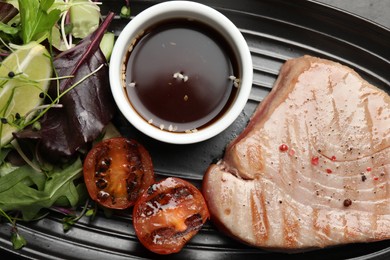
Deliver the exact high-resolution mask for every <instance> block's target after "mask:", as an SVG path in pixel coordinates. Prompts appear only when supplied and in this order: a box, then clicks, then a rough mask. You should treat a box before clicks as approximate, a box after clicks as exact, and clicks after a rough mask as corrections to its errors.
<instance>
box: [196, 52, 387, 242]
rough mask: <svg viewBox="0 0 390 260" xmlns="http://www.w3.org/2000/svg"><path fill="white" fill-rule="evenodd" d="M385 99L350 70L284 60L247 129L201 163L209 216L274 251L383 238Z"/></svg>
mask: <svg viewBox="0 0 390 260" xmlns="http://www.w3.org/2000/svg"><path fill="white" fill-rule="evenodd" d="M389 175H390V97H389V95H388V94H386V93H385V92H384V91H382V90H380V89H378V88H376V87H374V86H372V85H370V84H369V83H368V82H366V81H365V80H363V79H362V78H361V77H360V76H359V75H358V74H357V73H356V72H354V71H353V70H352V69H350V68H348V67H346V66H343V65H341V64H339V63H335V62H332V61H328V60H324V59H319V58H315V57H310V56H304V57H301V58H296V59H291V60H288V61H287V62H286V63H285V64H284V65H283V66H282V68H281V71H280V74H279V77H278V79H277V81H276V82H275V85H274V88H273V89H272V91H271V93H270V94H269V95H268V96H267V97H266V99H265V100H264V101H263V102H262V103H261V104H260V105H259V107H258V108H257V110H256V112H255V113H254V115H253V116H252V118H251V120H250V122H249V124H248V126H247V128H246V129H245V130H244V131H243V133H241V134H240V135H239V136H238V137H237V138H236V139H235V140H234V141H233V142H232V143H230V144H229V145H228V147H227V148H226V152H225V155H224V158H223V159H222V160H220V161H219V162H218V163H217V164H213V165H211V166H210V167H209V168H208V170H207V172H206V174H205V176H204V180H203V187H202V190H203V194H204V196H205V199H206V201H207V203H208V207H209V210H210V213H211V215H212V220H213V221H214V222H215V224H216V225H217V226H218V227H219V228H221V229H222V230H224V231H225V232H227V233H228V234H230V235H231V236H233V237H235V238H237V239H238V240H241V241H242V242H244V243H247V244H250V245H253V246H257V247H262V248H268V249H277V250H301V249H313V248H322V247H326V246H332V245H340V244H346V243H356V242H371V241H378V240H385V239H389V238H390V177H389Z"/></svg>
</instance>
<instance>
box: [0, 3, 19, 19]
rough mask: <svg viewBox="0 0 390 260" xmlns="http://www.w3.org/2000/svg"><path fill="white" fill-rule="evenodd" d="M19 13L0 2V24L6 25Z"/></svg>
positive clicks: (12, 7) (10, 6)
mask: <svg viewBox="0 0 390 260" xmlns="http://www.w3.org/2000/svg"><path fill="white" fill-rule="evenodd" d="M18 13H19V11H18V9H16V8H15V7H14V6H13V5H11V4H8V3H5V2H1V1H0V22H3V23H8V22H9V21H10V20H11V19H12V18H14V17H15V16H16V15H17V14H18Z"/></svg>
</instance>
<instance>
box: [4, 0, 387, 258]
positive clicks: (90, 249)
mask: <svg viewBox="0 0 390 260" xmlns="http://www.w3.org/2000/svg"><path fill="white" fill-rule="evenodd" d="M103 2H104V3H103V6H102V12H103V13H107V12H108V11H109V10H112V11H114V12H116V13H119V11H120V8H121V7H122V5H123V3H124V0H123V1H122V0H106V1H103ZM158 2H159V1H145V0H144V1H137V0H131V1H130V3H131V8H132V15H136V14H138V13H139V12H141V11H142V10H144V9H145V8H147V7H149V6H152V5H154V4H156V3H158ZM199 2H202V3H204V4H206V5H209V6H211V7H214V8H215V9H217V10H219V11H220V12H222V13H223V14H225V15H226V16H227V17H228V18H229V19H231V20H232V21H233V23H235V24H236V26H237V27H238V28H239V29H240V30H241V32H242V34H243V35H244V37H245V39H246V40H247V42H248V44H249V46H250V50H251V53H252V58H253V66H254V79H253V89H252V93H251V96H250V99H249V101H248V103H247V106H246V107H245V109H244V110H243V111H242V113H241V115H240V117H239V118H238V119H237V120H236V121H235V122H234V124H233V125H232V126H230V127H229V128H228V129H227V130H226V131H224V132H223V133H221V134H220V135H218V136H216V137H215V138H213V139H211V140H208V141H205V142H202V143H199V144H193V145H170V144H165V143H161V142H158V141H155V140H152V139H150V138H148V137H147V136H145V135H143V134H142V133H140V132H138V131H137V130H136V129H134V128H133V127H132V126H131V125H129V123H127V122H126V121H125V120H124V119H123V117H122V116H121V115H120V114H119V115H118V116H117V117H116V118H115V123H116V125H117V126H118V127H119V130H120V131H121V133H122V134H123V135H125V136H127V137H130V138H135V139H137V140H138V141H139V142H141V143H143V144H144V146H145V147H146V148H147V149H148V150H149V151H150V153H151V155H152V159H153V163H154V165H155V171H156V174H157V175H158V176H160V177H164V176H177V177H181V178H185V179H187V180H190V181H191V182H193V183H194V184H195V185H197V186H199V185H200V183H201V180H202V177H203V173H204V172H205V170H206V168H207V167H208V165H209V164H210V163H212V162H214V161H216V160H217V159H218V158H220V157H221V156H222V155H223V151H224V148H225V146H226V144H227V143H229V142H230V141H231V140H232V139H233V138H234V137H236V136H237V135H238V134H239V133H240V132H241V131H242V130H243V129H244V128H245V126H246V124H247V122H248V120H249V118H250V116H251V115H252V113H253V112H254V110H255V108H256V107H257V105H258V104H259V102H261V101H262V100H263V98H264V97H265V96H266V95H267V94H268V93H269V91H270V89H271V88H272V85H273V83H274V81H275V79H276V77H277V75H278V71H279V68H280V66H281V65H282V64H283V63H284V62H285V61H286V60H287V59H289V58H293V57H298V56H301V55H304V54H310V55H314V56H318V57H323V58H327V59H331V60H335V61H339V62H341V63H343V64H345V65H348V66H349V67H351V68H353V69H355V70H356V71H357V72H358V73H359V74H360V75H361V76H363V77H364V78H365V79H366V80H368V81H369V82H371V83H373V84H374V85H376V86H378V87H379V88H382V89H384V90H385V91H387V92H388V93H390V73H389V72H390V30H389V29H386V28H384V27H381V26H379V25H376V24H373V23H371V22H369V21H368V20H364V19H363V18H361V17H358V16H354V15H352V14H350V13H346V12H342V11H340V10H337V9H334V8H331V7H329V6H326V5H323V4H320V3H317V2H314V1H304V0H297V1H288V0H284V1H282V0H263V1H260V0H257V1H256V0H240V1H237V0H225V1H223V0H219V1H218V0H205V1H199ZM126 23H127V20H123V19H119V17H117V19H115V20H114V21H113V23H112V25H111V29H112V30H113V31H114V32H115V33H116V34H119V33H120V31H121V29H122V28H123V27H124V26H125V24H126ZM62 217H63V216H62V215H59V214H55V213H51V214H50V215H49V216H47V217H46V218H44V219H42V220H40V221H37V222H32V223H20V224H19V231H20V233H21V234H22V235H23V236H24V237H25V238H26V239H27V241H28V244H27V246H26V247H24V248H23V249H21V250H17V251H15V250H13V249H12V246H11V243H10V230H11V227H10V225H7V224H1V226H0V256H1V257H0V258H1V259H14V258H27V259H129V258H134V259H153V258H158V259H164V258H169V259H187V260H189V259H243V258H246V259H255V258H256V259H258V258H261V259H274V258H275V257H280V258H282V259H318V260H320V259H333V260H336V259H350V258H353V259H359V260H360V259H376V260H378V259H390V241H382V242H376V243H369V244H352V245H346V246H339V247H333V248H326V249H321V250H316V251H311V252H306V253H298V254H292V255H287V254H282V253H273V252H267V251H264V250H261V249H256V248H251V247H248V246H245V245H243V244H241V243H238V242H236V241H234V240H232V239H230V238H228V237H226V236H225V235H223V234H222V233H220V232H219V231H218V230H216V229H215V228H214V226H213V225H212V223H206V225H205V226H204V227H203V228H202V230H201V231H200V232H199V234H198V235H197V236H195V237H194V238H193V239H192V240H191V241H190V242H189V243H188V245H187V246H186V247H185V248H184V249H183V250H182V251H181V252H180V253H178V254H174V255H169V256H158V255H155V254H153V253H151V252H149V251H148V250H146V249H145V248H144V247H142V246H141V245H140V243H139V242H138V240H137V238H136V236H135V233H134V229H133V227H132V223H131V222H132V221H131V211H126V212H124V213H123V214H121V215H114V216H112V217H111V218H107V217H105V216H104V214H103V213H99V215H98V216H97V218H96V219H95V220H94V221H92V222H90V221H89V219H88V218H82V219H81V221H80V222H78V223H77V224H76V225H75V226H74V227H73V228H72V229H71V230H70V231H68V232H67V233H64V232H63V230H62V224H61V218H62ZM237 224H238V225H239V224H240V223H237ZM278 259H279V258H278Z"/></svg>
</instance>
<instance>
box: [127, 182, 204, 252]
mask: <svg viewBox="0 0 390 260" xmlns="http://www.w3.org/2000/svg"><path fill="white" fill-rule="evenodd" d="M209 217H210V215H209V211H208V209H207V205H206V202H205V200H204V198H203V195H202V193H201V192H200V191H199V190H198V189H197V188H196V187H195V186H194V185H192V184H191V183H189V182H187V181H184V180H182V179H179V178H172V177H171V178H167V179H164V180H162V181H161V182H158V183H156V184H153V185H152V186H150V187H149V189H147V190H146V191H145V192H144V193H143V194H142V195H141V197H140V198H139V200H138V201H137V203H136V204H135V206H134V209H133V224H134V229H135V232H136V234H137V237H138V239H139V240H140V242H141V243H142V244H143V245H144V246H145V247H146V248H148V249H149V250H150V251H152V252H154V253H158V254H171V253H176V252H179V251H180V250H181V249H182V248H183V246H184V245H185V244H186V243H187V242H188V241H189V240H190V239H191V238H192V237H193V236H194V235H195V234H196V233H198V231H199V230H200V229H201V227H202V226H203V224H204V223H205V222H206V220H207V219H208V218H209Z"/></svg>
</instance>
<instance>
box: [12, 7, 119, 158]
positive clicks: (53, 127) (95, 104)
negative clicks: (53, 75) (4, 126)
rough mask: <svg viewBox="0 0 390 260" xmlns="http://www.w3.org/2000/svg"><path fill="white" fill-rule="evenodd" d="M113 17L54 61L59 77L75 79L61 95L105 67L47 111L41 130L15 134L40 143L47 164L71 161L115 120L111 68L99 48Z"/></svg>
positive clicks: (66, 83) (65, 85) (64, 82)
mask: <svg viewBox="0 0 390 260" xmlns="http://www.w3.org/2000/svg"><path fill="white" fill-rule="evenodd" d="M113 16H114V14H113V13H110V14H108V15H107V17H106V19H105V20H104V21H103V23H102V24H101V26H100V27H99V28H98V29H97V30H96V31H95V32H94V33H92V34H91V35H90V36H89V37H87V38H85V39H84V40H82V41H81V42H80V43H79V44H78V45H77V46H75V47H74V48H72V49H70V50H68V51H65V52H62V53H61V54H59V55H58V56H57V57H56V58H55V59H54V67H55V69H56V71H57V73H58V76H60V77H61V76H69V75H72V76H73V77H72V78H67V79H62V80H60V85H59V92H60V93H63V92H64V91H66V90H68V89H69V88H71V87H72V86H73V85H74V84H75V83H76V82H78V81H79V80H81V79H82V78H83V77H85V76H86V75H88V74H90V73H91V72H93V71H95V70H96V69H98V68H99V67H100V66H101V65H103V67H102V68H101V69H100V70H98V71H97V72H96V73H94V74H92V75H91V76H89V77H88V78H86V79H85V80H84V81H82V83H80V84H79V85H77V86H76V87H74V88H73V89H71V90H70V91H69V92H67V93H66V94H65V95H64V96H62V97H61V99H60V104H62V105H63V107H62V108H51V109H50V110H48V112H47V113H46V114H45V116H44V117H43V118H42V120H40V124H41V128H40V130H33V129H32V128H31V127H30V128H27V129H25V130H23V131H21V132H19V133H16V134H15V136H16V137H17V138H18V139H36V140H38V142H37V146H38V147H37V148H38V151H39V153H40V156H41V157H42V158H44V159H45V160H48V161H51V162H56V161H58V160H63V159H66V158H69V157H71V156H72V155H74V154H75V153H76V152H77V151H79V150H80V149H82V148H83V147H85V146H86V145H87V144H89V143H90V142H92V141H94V140H95V139H96V138H97V137H98V136H99V135H100V134H101V132H102V130H103V128H104V127H105V126H106V125H107V124H108V123H109V122H110V121H111V119H112V118H113V116H114V113H115V110H116V106H115V103H114V100H113V98H112V95H111V91H110V84H109V78H108V65H107V61H106V59H105V57H104V55H103V53H102V51H101V50H100V48H99V43H100V41H101V39H102V37H103V34H104V32H105V30H106V29H107V27H108V25H109V24H110V22H111V20H112V19H113ZM53 83H54V84H52V85H51V86H50V89H49V95H51V96H52V97H56V96H57V85H56V84H55V82H53Z"/></svg>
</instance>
